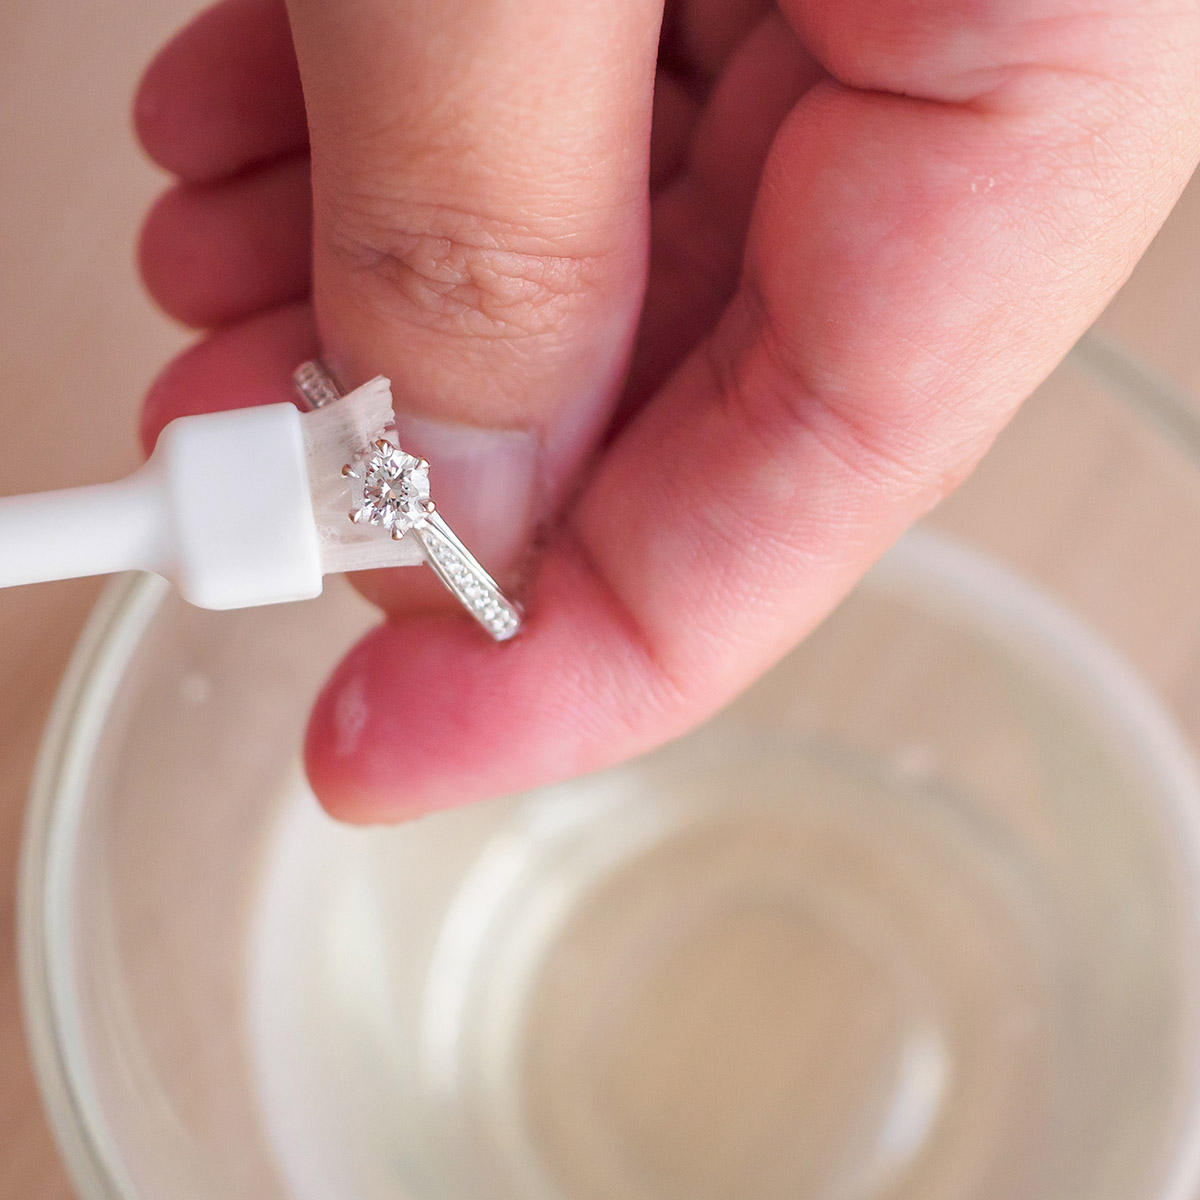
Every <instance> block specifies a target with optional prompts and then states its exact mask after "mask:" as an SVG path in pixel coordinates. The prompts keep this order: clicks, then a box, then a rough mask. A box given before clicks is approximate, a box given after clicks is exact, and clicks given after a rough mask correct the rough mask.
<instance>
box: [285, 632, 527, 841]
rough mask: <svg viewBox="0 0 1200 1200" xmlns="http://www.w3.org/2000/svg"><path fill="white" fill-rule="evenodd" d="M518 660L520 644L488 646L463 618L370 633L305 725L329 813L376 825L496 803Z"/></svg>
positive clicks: (312, 774)
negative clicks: (478, 803) (493, 798)
mask: <svg viewBox="0 0 1200 1200" xmlns="http://www.w3.org/2000/svg"><path fill="white" fill-rule="evenodd" d="M513 651H515V653H513ZM521 657H522V647H521V646H520V645H519V643H518V644H513V645H511V646H504V647H498V646H496V645H494V644H492V643H489V642H488V641H486V639H485V638H484V637H483V636H482V635H481V634H480V632H479V630H478V629H476V628H475V627H474V625H473V624H471V623H469V622H468V621H467V620H465V619H463V618H462V617H461V616H458V615H446V616H442V617H439V616H430V617H425V618H420V619H408V620H403V621H397V622H388V623H385V624H383V625H381V626H379V627H378V628H377V629H374V630H372V631H371V632H370V633H368V634H367V635H366V636H365V637H364V638H363V639H362V641H360V642H359V643H358V644H357V645H356V646H354V647H353V649H351V651H350V652H349V654H347V655H346V657H345V658H344V659H343V660H342V662H341V663H340V664H339V665H338V667H337V669H336V670H335V671H334V673H333V675H332V676H331V677H330V679H329V681H328V682H327V683H326V685H325V687H324V688H323V689H322V691H321V693H320V695H319V697H318V699H317V702H316V704H315V705H314V708H313V712H312V716H311V718H310V721H309V725H308V732H307V736H306V740H305V766H306V769H307V771H308V778H309V782H310V784H311V785H312V788H313V791H314V792H315V793H316V795H317V798H318V799H319V800H320V801H321V803H322V805H323V806H324V807H325V808H326V810H327V811H328V812H329V813H330V814H331V815H332V816H333V817H335V818H337V819H338V820H342V821H348V822H350V823H352V824H371V823H375V822H381V821H387V822H395V821H404V820H411V819H412V818H414V817H418V816H421V815H423V814H425V813H428V812H432V811H436V810H438V809H442V808H450V807H456V806H458V805H460V804H466V803H469V802H471V801H473V800H480V799H484V798H486V797H487V796H489V795H491V794H493V789H494V787H495V786H496V785H495V784H494V783H493V779H494V774H495V772H496V770H497V768H502V766H503V764H502V762H501V761H500V759H499V758H498V754H497V752H498V750H500V749H501V747H500V746H499V745H498V742H499V740H500V737H501V734H500V730H501V729H502V728H503V727H504V726H505V724H506V722H505V720H504V714H505V713H506V712H511V711H512V707H513V705H514V704H517V703H519V699H518V695H517V693H519V692H520V690H521V686H522V685H521V682H520V677H521V671H520V667H519V662H518V661H517V660H519V659H520V658H521Z"/></svg>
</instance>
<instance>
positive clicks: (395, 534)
mask: <svg viewBox="0 0 1200 1200" xmlns="http://www.w3.org/2000/svg"><path fill="white" fill-rule="evenodd" d="M403 537H404V531H403V530H402V529H397V528H396V527H395V526H393V527H392V541H393V542H398V541H400V539H401V538H403Z"/></svg>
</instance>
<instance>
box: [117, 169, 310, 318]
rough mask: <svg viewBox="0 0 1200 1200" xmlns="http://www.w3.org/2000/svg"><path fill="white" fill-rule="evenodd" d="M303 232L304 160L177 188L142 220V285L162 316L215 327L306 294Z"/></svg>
mask: <svg viewBox="0 0 1200 1200" xmlns="http://www.w3.org/2000/svg"><path fill="white" fill-rule="evenodd" d="M311 230H312V216H311V203H310V199H309V183H308V159H307V158H292V159H287V160H284V161H281V162H278V163H275V164H272V165H271V166H267V167H262V168H260V169H259V170H257V171H252V172H250V173H247V174H242V175H238V176H235V177H234V178H233V179H228V180H223V181H221V182H219V183H211V184H203V185H195V184H190V185H189V184H182V185H180V186H178V187H175V188H173V189H171V191H169V192H167V193H166V194H165V195H164V196H163V197H162V198H161V199H160V200H159V201H158V203H157V204H155V206H154V207H153V208H152V209H151V211H150V214H149V216H148V217H147V218H146V223H145V225H144V226H143V228H142V237H141V244H140V247H139V260H140V265H141V271H142V278H143V280H144V281H145V284H146V288H147V290H148V291H149V292H150V294H151V296H153V297H154V299H155V300H156V301H157V302H158V304H159V305H160V306H161V307H162V308H163V309H164V310H165V311H166V312H167V313H169V314H170V315H171V316H173V317H176V318H177V319H178V320H180V321H183V322H184V323H185V324H188V325H193V326H196V327H198V328H204V327H210V326H216V325H224V324H227V323H229V322H231V321H236V320H240V319H241V318H243V317H247V316H251V315H253V314H255V313H257V312H260V311H262V310H263V309H266V308H274V307H277V306H279V305H281V304H286V303H289V302H292V301H296V300H302V299H304V298H305V297H306V296H307V295H308V293H309V289H310V281H311V268H312V253H311V247H310V240H311V236H312V234H311Z"/></svg>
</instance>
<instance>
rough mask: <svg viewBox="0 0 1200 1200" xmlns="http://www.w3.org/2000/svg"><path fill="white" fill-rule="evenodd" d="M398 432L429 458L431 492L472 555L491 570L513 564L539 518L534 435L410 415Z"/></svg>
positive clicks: (401, 418)
mask: <svg viewBox="0 0 1200 1200" xmlns="http://www.w3.org/2000/svg"><path fill="white" fill-rule="evenodd" d="M396 432H397V434H398V435H399V438H400V443H401V445H402V446H403V447H404V449H405V450H407V451H408V452H409V453H410V454H419V455H421V456H422V457H423V458H426V459H428V460H429V491H430V495H431V496H432V497H433V501H434V503H435V504H436V505H437V506H438V509H439V511H440V512H441V513H442V515H443V516H444V517H445V518H446V521H447V523H448V524H449V525H450V527H451V528H452V529H453V530H454V532H455V533H456V534H458V536H459V537H460V538H461V539H462V540H463V543H464V544H465V545H466V546H467V548H468V549H469V550H470V551H471V553H472V554H474V555H475V556H476V557H477V558H478V559H479V561H480V562H481V563H483V565H484V567H486V568H487V569H488V570H489V571H491V572H493V573H497V572H500V573H503V572H506V571H509V570H511V569H512V568H514V567H515V566H517V565H518V564H519V563H520V561H521V559H522V557H523V556H524V554H525V551H526V548H527V547H528V545H529V542H530V540H531V538H532V537H533V533H534V524H535V522H536V519H537V511H538V506H537V503H536V491H537V485H538V479H537V475H538V439H537V437H536V436H535V435H534V434H532V433H529V432H526V431H523V430H514V429H481V428H479V427H478V426H475V425H462V424H458V423H457V422H453V421H442V420H438V419H437V418H434V417H421V416H414V415H412V414H408V413H397V414H396Z"/></svg>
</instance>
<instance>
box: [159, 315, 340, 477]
mask: <svg viewBox="0 0 1200 1200" xmlns="http://www.w3.org/2000/svg"><path fill="white" fill-rule="evenodd" d="M316 349H317V334H316V328H315V325H314V322H313V316H312V310H311V308H310V307H309V306H308V305H307V304H297V305H289V306H287V307H286V308H279V309H275V310H273V311H271V312H268V313H264V314H262V315H261V316H259V317H255V318H253V319H251V320H249V321H244V322H242V323H241V324H240V325H232V326H230V327H229V328H227V329H221V330H218V331H217V332H216V333H213V334H210V335H209V336H208V337H205V338H203V339H201V340H200V341H198V342H196V343H195V344H194V345H193V346H191V347H189V348H188V349H187V350H185V351H184V352H183V353H182V354H180V355H178V356H177V357H176V358H175V359H174V360H172V361H171V362H170V363H169V364H168V365H167V366H166V368H165V369H164V370H163V371H162V373H161V374H160V375H159V376H158V378H157V379H155V380H154V382H153V383H152V384H151V385H150V388H149V390H148V391H147V393H146V399H145V401H144V403H143V406H142V414H141V419H140V422H139V434H140V437H141V442H142V447H143V449H144V450H145V452H146V453H147V454H148V453H149V452H150V451H151V450H152V449H153V448H154V443H155V442H156V441H157V440H158V435H159V433H160V432H161V431H162V430H163V428H164V427H165V426H166V425H168V424H169V423H170V422H171V421H173V420H174V419H175V418H176V417H183V416H190V415H192V414H195V413H203V412H217V411H220V410H222V409H227V408H249V407H251V406H253V405H258V404H278V403H280V402H282V401H288V400H291V401H294V400H295V393H294V391H293V389H292V382H291V379H292V371H293V370H294V369H295V367H296V364H297V363H299V362H302V361H304V360H305V359H307V358H312V357H313V356H314V355H315V354H316Z"/></svg>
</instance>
